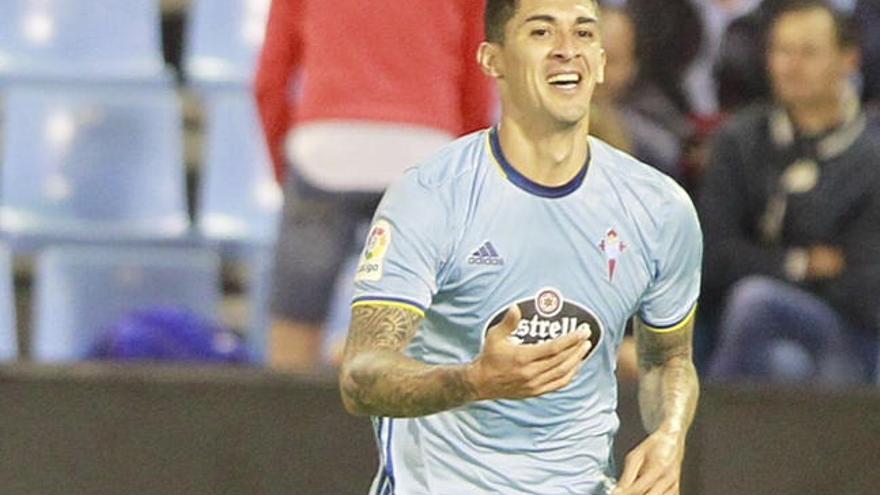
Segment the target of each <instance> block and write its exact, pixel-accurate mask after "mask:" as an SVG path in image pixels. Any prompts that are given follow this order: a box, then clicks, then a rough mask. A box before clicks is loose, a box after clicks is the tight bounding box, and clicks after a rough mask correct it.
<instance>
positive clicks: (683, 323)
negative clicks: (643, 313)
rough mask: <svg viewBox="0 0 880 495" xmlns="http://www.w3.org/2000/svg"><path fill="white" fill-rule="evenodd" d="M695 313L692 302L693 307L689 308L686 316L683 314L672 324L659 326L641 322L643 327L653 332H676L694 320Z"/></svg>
mask: <svg viewBox="0 0 880 495" xmlns="http://www.w3.org/2000/svg"><path fill="white" fill-rule="evenodd" d="M696 314H697V305H696V304H694V307H693V308H691V310H690V312H689V313H688V314H687V316H685V317H684V318H683V319H682V320H681V321H680V322H678V323H676V324H674V325H672V326H669V327H659V328H658V327H652V326H651V325H648V324H647V323H645V322H644V321H643V322H642V324H643V325H644V326H645V328H647V329H648V330H649V331H651V332H654V333H672V332H677V331H679V330H681V329H682V328H684V327H685V326H687V325H688V324H689V323H691V322H692V321H693V320H694V315H696Z"/></svg>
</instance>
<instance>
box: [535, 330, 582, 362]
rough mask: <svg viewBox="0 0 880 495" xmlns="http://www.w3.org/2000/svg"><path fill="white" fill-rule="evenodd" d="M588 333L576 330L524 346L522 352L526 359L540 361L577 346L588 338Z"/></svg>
mask: <svg viewBox="0 0 880 495" xmlns="http://www.w3.org/2000/svg"><path fill="white" fill-rule="evenodd" d="M590 335H591V332H590V331H589V330H578V331H576V332H571V333H567V334H565V335H563V336H561V337H559V338H556V339H553V340H550V341H547V342H542V343H540V344H534V345H530V346H525V347H524V348H523V351H522V353H523V354H524V357H525V358H526V359H527V360H528V361H540V360H542V359H547V358H550V357H552V356H555V355H557V354H559V353H562V352H565V351H566V350H568V349H571V348H576V347H578V346H579V345H580V344H582V343H583V342H584V341H586V340H588V339H589V338H590ZM581 357H583V356H581Z"/></svg>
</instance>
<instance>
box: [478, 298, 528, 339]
mask: <svg viewBox="0 0 880 495" xmlns="http://www.w3.org/2000/svg"><path fill="white" fill-rule="evenodd" d="M521 318H522V313H521V312H520V310H519V307H518V306H517V305H516V304H512V305H511V306H510V307H509V308H507V312H506V313H504V319H502V320H501V322H499V323H497V324H496V325H495V326H493V327H492V328H490V329H489V331H488V332H487V334H486V339H487V340H490V339H491V340H498V339H506V338H507V337H509V336H510V334H512V333H513V332H514V330H516V327H517V325H519V320H520V319H521Z"/></svg>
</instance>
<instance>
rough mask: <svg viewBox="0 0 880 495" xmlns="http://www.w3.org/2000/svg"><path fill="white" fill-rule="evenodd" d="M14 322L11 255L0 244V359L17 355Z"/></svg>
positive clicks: (11, 358)
mask: <svg viewBox="0 0 880 495" xmlns="http://www.w3.org/2000/svg"><path fill="white" fill-rule="evenodd" d="M15 322H16V319H15V289H14V285H13V272H12V256H11V255H10V252H9V249H8V248H7V247H6V245H4V244H0V361H10V360H13V359H16V358H17V357H18V338H17V334H16V326H15Z"/></svg>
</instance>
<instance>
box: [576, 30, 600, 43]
mask: <svg viewBox="0 0 880 495" xmlns="http://www.w3.org/2000/svg"><path fill="white" fill-rule="evenodd" d="M576 34H577V36H578V38H583V39H588V40H591V39H593V38H595V37H596V34H595V33H593V31H591V30H589V29H579V30H578V31H577V33H576Z"/></svg>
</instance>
